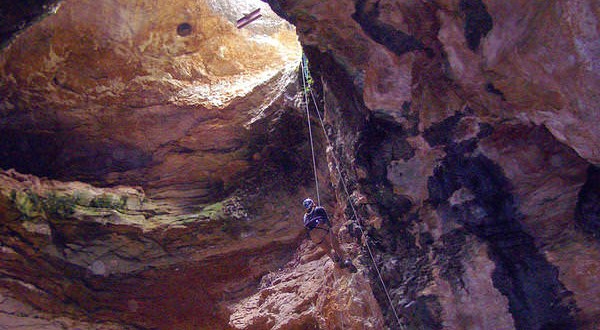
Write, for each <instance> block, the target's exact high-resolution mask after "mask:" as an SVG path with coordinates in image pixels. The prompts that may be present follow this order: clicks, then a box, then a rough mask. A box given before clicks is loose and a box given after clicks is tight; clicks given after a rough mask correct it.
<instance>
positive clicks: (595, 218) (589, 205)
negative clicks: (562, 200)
mask: <svg viewBox="0 0 600 330" xmlns="http://www.w3.org/2000/svg"><path fill="white" fill-rule="evenodd" d="M575 220H576V221H577V224H578V226H579V227H580V228H581V229H582V230H584V231H585V232H587V233H589V234H591V235H592V236H593V237H594V238H596V239H597V240H600V168H598V167H596V166H594V165H590V166H589V167H588V171H587V180H586V181H585V184H584V185H583V187H581V190H580V191H579V195H578V197H577V205H576V208H575Z"/></svg>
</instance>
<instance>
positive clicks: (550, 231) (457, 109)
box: [270, 0, 600, 329]
mask: <svg viewBox="0 0 600 330" xmlns="http://www.w3.org/2000/svg"><path fill="white" fill-rule="evenodd" d="M270 2H271V4H272V6H273V7H274V8H275V7H277V8H279V10H281V11H283V12H285V15H283V16H284V17H286V18H287V19H288V20H290V21H291V22H293V23H294V24H295V25H296V26H297V29H298V30H297V31H298V33H299V36H300V41H301V42H302V44H303V45H304V46H305V50H306V53H307V55H308V57H309V60H310V63H311V70H312V71H313V75H316V76H318V77H319V78H318V79H317V81H319V82H321V83H322V96H323V100H324V103H323V106H324V108H325V114H326V118H327V122H328V124H329V128H328V130H329V132H330V138H331V140H332V141H333V148H332V149H331V152H330V162H331V163H332V166H333V165H334V164H333V163H335V161H334V160H335V159H338V160H341V162H342V166H341V167H342V168H343V169H344V171H346V172H345V173H344V175H345V176H346V177H345V178H342V179H343V180H345V182H346V184H347V185H348V186H350V187H351V189H350V195H351V196H352V198H351V199H350V200H352V202H353V204H354V205H353V206H354V207H357V208H358V212H359V213H360V218H361V219H360V222H361V223H362V225H364V226H366V228H368V232H369V236H370V239H368V240H367V242H370V243H371V245H372V246H373V247H374V249H375V250H376V251H377V253H376V254H377V255H376V258H375V259H376V261H377V267H378V268H379V269H381V270H382V274H383V278H384V282H385V283H387V286H388V289H389V292H390V293H391V296H392V304H391V305H390V304H389V303H388V301H387V299H386V296H385V292H383V290H382V289H381V287H380V286H379V285H376V283H377V282H378V279H377V277H376V271H375V270H374V269H373V268H372V266H371V270H372V271H371V276H372V283H373V289H374V293H375V295H376V297H377V298H378V300H379V303H380V306H382V308H383V312H384V315H385V316H386V319H387V325H388V326H390V327H392V328H401V325H399V324H398V322H397V321H396V320H395V318H394V316H393V313H392V312H391V308H394V309H395V311H396V312H397V313H398V314H399V315H400V316H401V322H400V323H403V324H404V325H405V326H409V327H414V328H419V329H442V328H449V329H473V328H482V329H499V328H503V329H510V328H516V329H550V328H551V329H572V328H581V329H595V328H597V327H598V326H599V325H598V324H597V321H596V319H598V315H599V311H598V309H597V308H596V307H594V305H596V304H597V299H596V298H595V297H596V296H598V294H597V291H598V289H599V287H600V283H598V281H597V280H596V276H595V275H594V274H596V273H597V272H598V270H599V268H598V265H599V260H600V259H599V258H598V257H599V255H598V253H599V251H600V246H599V245H598V241H597V239H596V238H595V234H596V233H595V229H594V228H595V225H594V224H595V223H596V221H595V219H596V218H597V213H598V212H597V210H596V209H597V208H595V207H594V206H593V205H595V204H594V202H593V201H594V200H595V196H596V195H597V188H596V185H594V182H596V181H595V177H596V175H595V173H596V172H597V171H596V170H595V169H596V166H597V165H598V154H597V151H598V150H600V149H599V148H598V141H599V140H598V135H597V133H598V130H597V129H596V127H597V126H598V123H599V117H598V113H597V111H595V109H594V108H595V104H597V103H598V94H597V92H595V90H596V89H598V86H599V80H598V77H599V76H598V70H595V69H594V68H595V67H596V66H597V63H598V49H597V42H596V41H595V40H596V39H597V38H596V37H595V36H596V35H597V29H596V28H595V26H596V25H597V21H598V16H599V15H598V8H597V6H596V5H595V4H593V3H592V2H591V1H577V2H573V1H552V2H548V3H544V4H541V3H539V4H538V3H527V4H525V3H524V2H515V1H513V2H510V1H509V2H506V1H433V2H414V1H413V2H410V1H401V2H392V1H368V0H367V1H329V2H318V1H270ZM583 8H587V10H583ZM584 12H585V13H584ZM319 88H321V87H319ZM332 168H333V167H332ZM334 173H335V171H334ZM339 180H340V178H339V177H338V176H337V174H336V175H333V182H334V183H336V184H337V191H338V192H337V200H338V201H339V203H340V205H339V208H340V209H341V210H342V212H343V213H345V214H346V215H347V218H352V212H351V210H350V205H348V204H347V202H346V201H347V200H348V197H349V196H346V194H345V192H344V191H343V189H342V186H341V185H339ZM567 256H568V257H567ZM367 261H368V260H367ZM366 265H368V264H366ZM584 288H585V289H584Z"/></svg>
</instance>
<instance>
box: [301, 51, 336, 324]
mask: <svg viewBox="0 0 600 330" xmlns="http://www.w3.org/2000/svg"><path fill="white" fill-rule="evenodd" d="M307 62H308V60H307V59H306V56H305V55H304V54H302V63H301V66H302V88H303V92H304V93H303V94H304V105H305V107H306V120H307V122H308V135H309V137H310V151H311V153H312V161H313V171H314V173H315V190H316V191H317V202H318V204H317V205H321V199H320V197H319V180H318V178H317V162H316V159H315V148H314V145H313V137H312V129H311V125H310V111H309V109H308V105H309V104H308V93H307V90H310V87H309V86H308V84H307V80H308V63H307ZM311 93H312V90H311ZM317 112H319V111H318V110H317ZM328 226H329V230H328V231H329V235H330V238H331V240H332V241H331V242H332V244H331V245H332V247H333V238H334V237H333V230H331V223H330V222H328ZM322 242H323V240H321V242H319V244H320V243H322ZM328 252H330V251H328ZM334 253H336V254H337V252H336V251H334ZM341 257H342V256H338V258H340V262H343V260H341ZM334 263H335V261H334ZM332 273H333V281H334V283H336V282H337V281H338V279H337V276H336V275H335V270H334V271H333V272H332ZM342 313H343V311H342V309H341V308H340V310H339V314H338V317H339V319H340V324H341V326H342V330H344V317H343V314H342Z"/></svg>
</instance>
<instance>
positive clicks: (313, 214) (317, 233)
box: [302, 198, 357, 273]
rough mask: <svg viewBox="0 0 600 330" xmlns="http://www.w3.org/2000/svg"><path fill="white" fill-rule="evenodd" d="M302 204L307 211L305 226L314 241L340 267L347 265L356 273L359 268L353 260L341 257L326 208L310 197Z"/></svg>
mask: <svg viewBox="0 0 600 330" xmlns="http://www.w3.org/2000/svg"><path fill="white" fill-rule="evenodd" d="M302 205H303V206H304V208H305V209H306V213H304V227H305V228H306V230H308V235H309V236H310V239H311V240H312V241H313V243H315V244H316V245H318V246H319V247H321V248H322V249H324V250H325V251H327V252H328V254H329V256H330V258H331V260H333V262H335V263H338V265H339V266H340V268H346V267H347V268H348V269H349V270H350V271H351V272H352V273H355V272H356V271H357V269H356V267H355V266H354V265H353V264H352V260H350V259H345V260H342V258H341V256H342V254H341V253H340V247H339V244H338V242H337V240H335V238H334V237H333V235H331V234H330V232H331V223H330V222H329V217H328V216H327V212H325V209H324V208H323V207H321V206H317V205H316V204H315V202H314V201H313V200H312V199H310V198H307V199H305V200H304V201H303V202H302Z"/></svg>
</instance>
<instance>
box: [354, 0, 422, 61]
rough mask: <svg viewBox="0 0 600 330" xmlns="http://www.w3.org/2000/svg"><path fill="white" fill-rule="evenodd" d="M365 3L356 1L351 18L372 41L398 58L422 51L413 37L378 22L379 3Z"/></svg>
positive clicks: (364, 1) (419, 44)
mask: <svg viewBox="0 0 600 330" xmlns="http://www.w3.org/2000/svg"><path fill="white" fill-rule="evenodd" d="M367 2H368V0H358V1H357V2H356V4H355V7H356V12H355V13H354V14H353V15H352V18H353V19H354V20H355V21H356V22H357V23H358V24H360V26H361V27H362V29H363V31H365V33H366V34H367V35H369V36H370V37H371V38H373V40H374V41H376V42H377V43H379V44H381V45H383V46H385V47H386V48H387V49H389V50H390V51H392V52H394V53H395V54H396V55H398V56H400V55H402V54H404V53H407V52H411V51H414V50H423V49H424V46H423V43H422V42H421V41H419V40H418V39H417V38H415V37H414V36H412V35H409V34H407V33H405V32H403V31H400V30H398V29H396V28H395V27H393V26H391V25H389V24H386V23H384V22H381V21H380V20H379V1H376V2H375V3H374V4H372V5H371V4H368V3H367Z"/></svg>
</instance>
